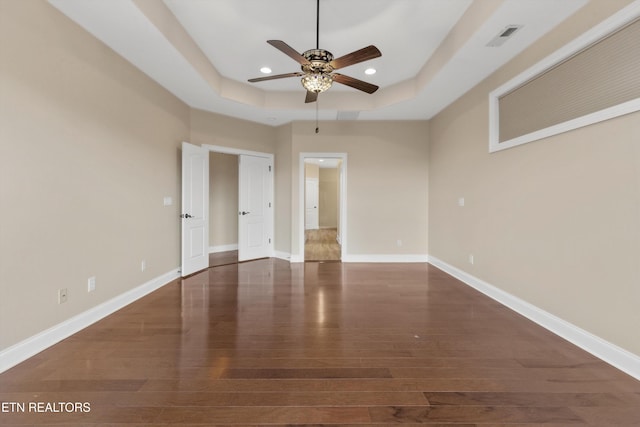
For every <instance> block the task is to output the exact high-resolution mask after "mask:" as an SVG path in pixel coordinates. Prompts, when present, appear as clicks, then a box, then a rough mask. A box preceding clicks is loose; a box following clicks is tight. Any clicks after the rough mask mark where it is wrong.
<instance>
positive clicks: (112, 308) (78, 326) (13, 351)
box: [0, 268, 180, 373]
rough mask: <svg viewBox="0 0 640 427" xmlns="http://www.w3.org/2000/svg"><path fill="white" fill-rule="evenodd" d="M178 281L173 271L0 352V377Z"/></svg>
mask: <svg viewBox="0 0 640 427" xmlns="http://www.w3.org/2000/svg"><path fill="white" fill-rule="evenodd" d="M179 277H180V272H179V269H177V268H176V269H174V270H171V271H169V272H168V273H165V274H163V275H161V276H158V277H156V278H155V279H152V280H150V281H148V282H146V283H144V284H142V285H140V286H138V287H136V288H134V289H131V290H129V291H127V292H125V293H123V294H120V295H118V296H116V297H114V298H112V299H110V300H109V301H106V302H104V303H102V304H99V305H97V306H95V307H93V308H91V309H89V310H87V311H85V312H83V313H80V314H78V315H76V316H73V317H71V318H70V319H67V320H65V321H64V322H61V323H58V324H57V325H55V326H52V327H51V328H49V329H46V330H44V331H42V332H40V333H38V334H36V335H33V336H31V337H29V338H27V339H25V340H23V341H21V342H19V343H17V344H15V345H12V346H11V347H8V348H6V349H4V350H2V351H0V373H1V372H4V371H6V370H7V369H10V368H12V367H14V366H16V365H17V364H19V363H21V362H23V361H25V360H27V359H28V358H30V357H32V356H34V355H36V354H38V353H40V352H41V351H43V350H45V349H47V348H48V347H51V346H52V345H54V344H57V343H58V342H60V341H62V340H64V339H65V338H68V337H70V336H71V335H73V334H75V333H76V332H78V331H81V330H82V329H84V328H86V327H88V326H90V325H91V324H93V323H95V322H97V321H98V320H100V319H103V318H105V317H107V316H109V315H110V314H113V313H115V312H116V311H118V310H120V309H121V308H123V307H125V306H127V305H129V304H131V303H132V302H134V301H136V300H138V299H140V298H142V297H144V296H145V295H147V294H149V293H151V292H153V291H155V290H157V289H159V288H161V287H163V286H164V285H166V284H168V283H170V282H172V281H173V280H175V279H178V278H179Z"/></svg>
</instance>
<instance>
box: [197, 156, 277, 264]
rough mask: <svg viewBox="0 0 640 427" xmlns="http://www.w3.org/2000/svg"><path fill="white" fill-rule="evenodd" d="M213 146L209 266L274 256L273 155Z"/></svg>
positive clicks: (210, 157)
mask: <svg viewBox="0 0 640 427" xmlns="http://www.w3.org/2000/svg"><path fill="white" fill-rule="evenodd" d="M203 147H204V148H206V149H207V150H209V164H210V167H209V212H210V215H209V222H208V225H209V245H210V246H209V267H216V266H221V265H228V264H236V263H238V262H241V261H248V260H251V259H258V258H265V257H270V256H273V247H274V242H273V230H274V224H273V221H274V218H273V174H274V171H273V154H269V153H260V152H253V151H247V150H240V149H234V148H228V147H220V146H213V145H203Z"/></svg>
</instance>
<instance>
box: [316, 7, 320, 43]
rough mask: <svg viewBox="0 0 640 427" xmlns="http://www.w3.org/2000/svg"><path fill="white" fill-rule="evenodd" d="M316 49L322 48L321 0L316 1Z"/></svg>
mask: <svg viewBox="0 0 640 427" xmlns="http://www.w3.org/2000/svg"><path fill="white" fill-rule="evenodd" d="M316 49H320V0H317V1H316Z"/></svg>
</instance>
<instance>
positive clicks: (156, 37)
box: [49, 0, 588, 125]
mask: <svg viewBox="0 0 640 427" xmlns="http://www.w3.org/2000/svg"><path fill="white" fill-rule="evenodd" d="M587 1H588V0H562V1H559V0H321V1H320V48H323V49H326V50H329V51H331V52H332V53H333V54H334V56H335V57H340V56H342V55H345V54H347V53H350V52H352V51H354V50H357V49H360V48H362V47H365V46H367V45H370V44H373V45H375V46H377V47H378V48H379V49H380V51H381V52H382V57H380V58H376V59H373V60H370V61H366V62H363V63H361V64H356V65H353V66H350V67H345V68H343V69H341V70H340V73H342V74H346V75H349V76H352V77H355V78H358V79H361V80H365V81H368V82H371V83H374V84H376V85H379V86H380V89H379V90H378V91H377V92H376V93H374V94H372V95H368V94H364V93H361V92H359V91H357V90H355V89H353V88H350V87H347V86H344V85H340V84H337V83H336V84H334V85H333V87H332V88H331V89H329V91H327V92H325V93H322V94H320V96H319V102H318V103H317V107H318V111H317V112H316V104H305V103H304V96H305V91H304V89H303V88H302V86H301V84H300V79H299V78H295V77H294V78H288V79H280V80H273V81H266V82H260V83H253V84H252V83H248V82H247V79H249V78H252V77H261V76H263V74H261V73H260V68H261V67H263V66H268V67H270V68H271V69H272V70H273V74H282V73H289V72H294V71H299V70H300V68H299V67H300V66H299V64H298V63H296V62H295V61H294V60H293V59H291V58H289V57H288V56H286V55H285V54H283V53H282V52H280V51H279V50H277V49H275V48H273V47H272V46H270V45H268V44H267V43H266V40H269V39H275V40H283V41H285V42H286V43H287V44H289V45H290V46H291V47H293V48H294V49H295V50H297V51H298V52H300V53H302V52H303V51H305V50H308V49H312V48H315V46H316V40H315V37H316V1H315V0H49V2H50V3H51V4H52V5H54V6H55V7H56V8H58V9H59V10H60V11H62V12H63V13H64V14H66V15H67V16H68V17H69V18H71V19H72V20H74V21H75V22H77V23H78V24H79V25H81V26H82V27H83V28H85V29H86V30H87V31H89V32H90V33H91V34H93V35H94V36H95V37H97V38H98V39H100V40H102V41H103V42H104V43H105V44H107V45H108V46H110V47H111V48H112V49H113V50H115V51H116V52H118V53H119V54H120V55H122V56H123V57H124V58H126V59H127V60H128V61H130V62H131V63H132V64H134V65H135V66H136V67H138V68H139V69H140V70H142V71H143V72H144V73H146V74H147V75H149V76H150V77H151V78H152V79H154V80H155V81H157V82H158V83H159V84H161V85H162V86H164V87H165V88H166V89H168V90H169V91H170V92H172V93H173V94H174V95H176V96H177V97H178V98H180V99H181V100H183V101H184V102H185V103H187V104H188V105H190V106H192V107H194V108H199V109H203V110H207V111H212V112H216V113H220V114H225V115H228V116H233V117H238V118H242V119H246V120H251V121H255V122H259V123H264V124H269V125H280V124H283V123H288V122H291V121H294V120H315V119H316V113H317V114H318V116H319V118H320V120H343V119H348V120H355V119H357V120H420V119H429V118H431V117H432V116H433V115H435V114H437V113H438V112H439V111H440V110H442V109H443V108H444V107H446V106H447V105H449V104H450V103H451V102H453V101H454V100H456V99H457V98H458V97H459V96H461V95H462V94H464V93H465V92H466V91H468V90H469V89H471V88H472V87H473V86H475V85H476V84H477V83H479V82H480V81H482V80H483V79H484V78H485V77H487V76H488V75H489V74H491V73H492V72H493V71H495V70H496V69H497V68H499V67H500V66H501V65H503V64H504V63H506V62H507V61H508V60H510V59H511V58H513V57H514V56H515V55H517V54H518V53H519V52H521V51H522V50H523V49H525V48H526V47H527V46H529V45H530V44H531V43H533V42H534V41H535V40H537V39H538V38H539V37H541V36H542V35H544V34H545V33H547V32H548V31H550V30H551V29H552V28H554V27H555V26H556V25H558V24H559V23H560V22H562V21H563V20H564V19H566V18H567V17H568V16H570V15H571V14H573V13H574V12H575V11H576V10H578V9H579V8H580V7H582V6H584V5H585V4H586V3H587ZM508 25H521V26H522V28H521V29H520V30H518V31H517V32H516V33H515V34H514V35H513V37H511V38H510V39H508V40H507V41H506V43H504V44H503V45H502V46H501V47H488V46H487V43H489V41H490V40H492V39H493V38H494V37H495V36H497V35H498V34H499V33H500V32H501V31H502V30H503V29H504V28H505V27H507V26H508ZM368 67H374V68H376V70H377V73H376V74H374V75H372V76H369V75H365V74H364V70H365V69H366V68H368Z"/></svg>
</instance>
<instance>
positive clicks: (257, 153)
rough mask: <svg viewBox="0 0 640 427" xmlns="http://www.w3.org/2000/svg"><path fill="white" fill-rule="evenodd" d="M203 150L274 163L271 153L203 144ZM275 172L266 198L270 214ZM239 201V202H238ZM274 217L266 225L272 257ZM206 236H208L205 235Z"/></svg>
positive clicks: (272, 202) (273, 199)
mask: <svg viewBox="0 0 640 427" xmlns="http://www.w3.org/2000/svg"><path fill="white" fill-rule="evenodd" d="M202 147H203V148H205V149H207V150H209V151H211V152H214V153H222V154H233V155H236V156H239V155H241V154H244V155H247V156H256V157H265V158H268V159H269V160H271V164H272V165H275V163H274V161H273V160H274V155H273V154H272V153H262V152H260V151H250V150H243V149H240V148H232V147H223V146H220V145H210V144H203V145H202ZM274 177H275V170H274V171H273V173H272V174H271V185H270V190H269V193H270V194H268V195H267V196H268V197H269V199H270V200H271V212H275V207H276V204H275V198H274V196H273V195H274V188H275V178H274ZM238 201H239V200H238ZM206 203H207V206H209V194H207V200H206ZM237 208H238V206H236V210H237ZM274 223H275V215H271V218H270V221H269V222H268V223H267V226H268V227H269V230H268V232H269V235H270V236H271V243H270V244H269V256H270V257H273V256H274V254H275V250H274V248H275V241H276V239H275V232H274V231H275V225H274ZM207 233H209V224H208V223H207ZM207 236H208V234H207Z"/></svg>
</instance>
